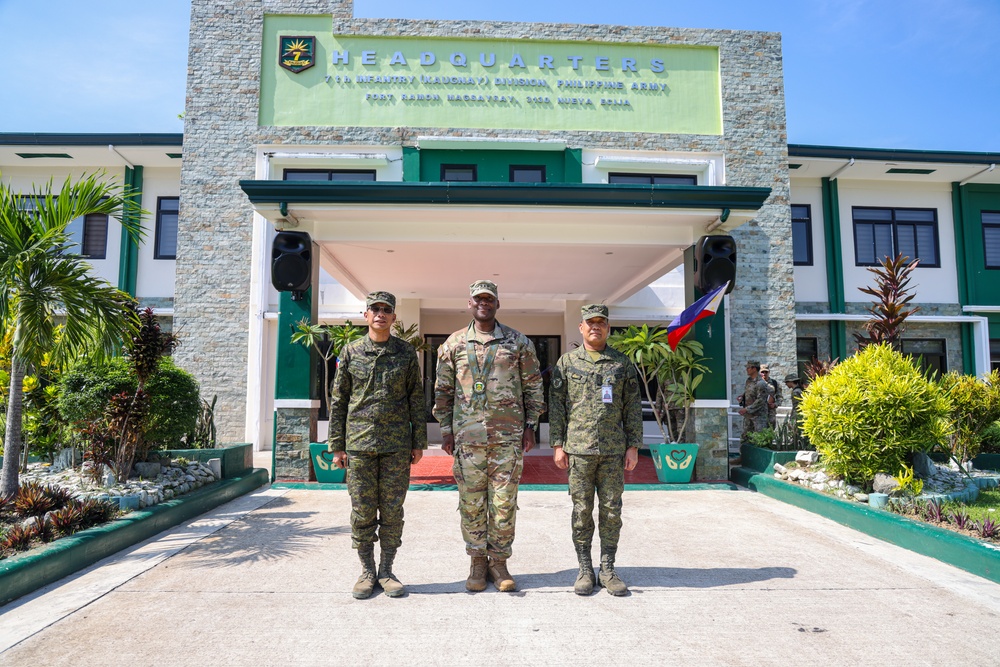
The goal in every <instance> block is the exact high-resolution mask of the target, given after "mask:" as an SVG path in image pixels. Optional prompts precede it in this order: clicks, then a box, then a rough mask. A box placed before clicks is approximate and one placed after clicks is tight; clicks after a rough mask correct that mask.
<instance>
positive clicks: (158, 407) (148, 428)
mask: <svg viewBox="0 0 1000 667" xmlns="http://www.w3.org/2000/svg"><path fill="white" fill-rule="evenodd" d="M136 383H137V380H136V376H135V373H134V371H132V369H131V366H130V365H129V363H128V361H127V360H126V359H123V358H116V359H112V360H111V361H110V362H108V363H107V364H99V365H89V364H88V365H81V366H77V367H76V368H74V369H73V370H71V371H70V372H68V373H66V375H64V376H63V378H62V395H61V396H60V398H59V412H60V414H61V415H62V417H63V419H65V420H66V421H67V422H69V423H71V424H77V425H85V424H87V423H89V422H92V421H94V420H95V419H98V418H100V417H101V415H103V414H104V410H105V408H106V407H107V406H108V404H109V403H110V402H111V399H112V397H113V396H116V395H118V394H121V393H123V392H124V393H127V394H129V395H132V394H134V393H135V390H136ZM146 393H148V394H149V396H150V406H149V412H148V414H147V415H146V417H145V425H144V429H143V435H144V437H145V438H146V440H147V441H149V442H150V443H151V444H152V445H153V447H154V448H157V449H171V448H176V447H181V446H182V445H183V443H182V442H181V438H183V437H184V436H188V438H190V437H191V436H192V435H193V434H194V431H195V424H196V422H197V420H198V411H199V410H200V409H201V401H200V398H199V395H198V382H197V381H196V380H195V379H194V377H193V376H192V375H191V374H190V373H188V372H187V371H185V370H182V369H180V368H178V367H177V366H175V365H174V362H173V361H172V360H171V359H170V358H169V357H164V358H163V359H161V360H160V362H159V367H158V370H157V372H156V373H154V374H153V375H152V376H151V377H150V378H149V380H148V382H147V384H146Z"/></svg>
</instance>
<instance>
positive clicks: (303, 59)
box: [278, 37, 316, 74]
mask: <svg viewBox="0 0 1000 667" xmlns="http://www.w3.org/2000/svg"><path fill="white" fill-rule="evenodd" d="M280 40H281V41H280V42H279V44H278V64H280V65H281V66H282V67H284V68H285V69H287V70H288V71H289V72H293V73H295V74H298V73H299V72H301V71H302V70H306V69H309V68H310V67H312V66H313V65H315V64H316V58H315V55H316V38H315V37H281V38H280Z"/></svg>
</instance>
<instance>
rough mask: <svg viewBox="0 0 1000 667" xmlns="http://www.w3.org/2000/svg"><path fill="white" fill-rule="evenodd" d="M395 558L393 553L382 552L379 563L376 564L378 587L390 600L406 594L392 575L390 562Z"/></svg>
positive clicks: (403, 587) (404, 588)
mask: <svg viewBox="0 0 1000 667" xmlns="http://www.w3.org/2000/svg"><path fill="white" fill-rule="evenodd" d="M395 558H396V552H395V551H385V550H383V551H382V557H381V562H379V564H378V585H379V586H381V587H382V590H383V591H385V594H386V595H388V596H389V597H391V598H398V597H399V596H400V595H402V594H403V593H405V592H406V587H405V586H403V584H401V583H399V579H397V578H396V575H394V574H393V573H392V561H393V559H395Z"/></svg>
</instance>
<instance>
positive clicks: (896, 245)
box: [852, 206, 941, 268]
mask: <svg viewBox="0 0 1000 667" xmlns="http://www.w3.org/2000/svg"><path fill="white" fill-rule="evenodd" d="M852 216H853V219H854V257H855V264H856V265H857V266H876V265H878V264H879V263H880V262H881V261H882V259H883V258H884V257H895V256H896V255H903V256H904V257H909V258H910V259H911V260H914V259H919V260H920V264H919V266H921V267H924V268H936V267H940V266H941V258H940V257H939V254H938V230H937V209H933V208H877V207H869V206H855V207H854V208H853V209H852Z"/></svg>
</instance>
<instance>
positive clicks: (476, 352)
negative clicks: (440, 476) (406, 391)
mask: <svg viewBox="0 0 1000 667" xmlns="http://www.w3.org/2000/svg"><path fill="white" fill-rule="evenodd" d="M469 295H470V296H469V308H470V309H471V310H472V317H473V321H472V323H471V324H469V326H468V327H465V328H464V329H460V330H458V331H456V332H455V333H453V334H452V335H451V336H449V337H448V340H446V341H445V342H444V344H442V345H441V347H440V348H439V349H438V365H437V381H436V382H435V385H434V409H433V413H434V417H436V418H437V420H438V422H439V423H440V424H441V440H442V449H443V450H444V451H445V452H446V453H448V454H451V455H453V456H454V457H455V462H454V465H453V468H452V471H453V473H454V475H455V481H456V482H457V483H458V497H459V512H460V514H461V520H462V537H463V539H464V540H465V551H466V553H467V554H469V556H471V557H472V563H471V567H470V568H469V577H468V579H467V580H466V582H465V588H466V590H469V591H482V590H485V589H486V581H487V579H489V580H491V581H493V582H494V584H495V585H496V587H497V590H499V591H504V592H509V591H514V590H516V589H517V584H516V583H515V582H514V578H513V577H511V576H510V573H509V572H508V571H507V559H508V558H510V556H511V553H512V545H513V543H514V523H515V518H516V513H517V487H518V484H519V483H520V481H521V472H522V470H523V469H524V460H523V456H524V452H527V451H530V450H531V448H532V447H534V445H535V428H536V427H537V425H538V419H539V417H541V415H542V413H543V412H545V400H544V395H543V390H542V376H541V373H540V372H539V368H538V357H537V356H536V354H535V346H534V345H532V343H531V341H530V340H528V338H527V337H526V336H525V335H524V334H521V333H519V332H517V331H515V330H514V329H511V328H510V327H508V326H505V325H503V324H500V323H499V322H497V321H496V311H497V310H498V309H499V308H500V298H499V295H498V292H497V286H496V284H495V283H493V282H492V281H489V280H478V281H476V282H474V283H472V285H471V286H470V288H469Z"/></svg>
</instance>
